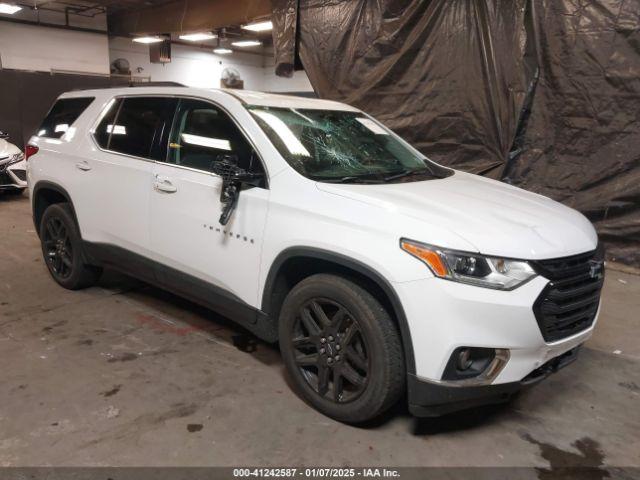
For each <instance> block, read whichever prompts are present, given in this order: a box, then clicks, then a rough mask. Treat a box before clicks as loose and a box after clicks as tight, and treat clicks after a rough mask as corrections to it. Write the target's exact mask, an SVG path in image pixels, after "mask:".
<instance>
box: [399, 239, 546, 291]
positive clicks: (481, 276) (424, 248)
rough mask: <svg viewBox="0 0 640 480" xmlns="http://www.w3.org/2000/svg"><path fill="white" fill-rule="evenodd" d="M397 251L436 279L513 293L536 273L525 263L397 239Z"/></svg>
mask: <svg viewBox="0 0 640 480" xmlns="http://www.w3.org/2000/svg"><path fill="white" fill-rule="evenodd" d="M400 248H402V250H404V251H405V252H407V253H408V254H409V255H412V256H414V257H416V258H417V259H418V260H420V261H421V262H423V263H425V264H426V265H427V266H428V267H429V269H431V271H432V272H433V274H434V275H435V276H436V277H439V278H444V279H446V280H453V281H454V282H461V283H468V284H470V285H476V286H478V287H485V288H494V289H497V290H513V289H514V288H516V287H519V286H520V285H522V284H523V283H525V282H528V281H529V280H531V279H532V278H533V277H535V276H536V275H537V274H536V272H535V271H534V270H533V268H531V265H529V263H528V262H526V261H524V260H513V259H509V258H497V257H488V256H485V255H480V254H475V253H468V252H458V251H455V250H448V249H446V248H440V247H434V246H432V245H427V244H425V243H421V242H416V241H413V240H407V239H405V238H403V239H401V240H400Z"/></svg>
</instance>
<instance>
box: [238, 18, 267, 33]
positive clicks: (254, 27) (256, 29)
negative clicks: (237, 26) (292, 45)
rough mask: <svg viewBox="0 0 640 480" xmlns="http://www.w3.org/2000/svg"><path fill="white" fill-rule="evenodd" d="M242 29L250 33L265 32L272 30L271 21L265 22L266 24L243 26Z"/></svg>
mask: <svg viewBox="0 0 640 480" xmlns="http://www.w3.org/2000/svg"><path fill="white" fill-rule="evenodd" d="M242 28H244V29H245V30H251V31H252V32H266V31H267V30H271V29H273V23H271V20H267V21H266V22H256V23H250V24H249V25H243V26H242Z"/></svg>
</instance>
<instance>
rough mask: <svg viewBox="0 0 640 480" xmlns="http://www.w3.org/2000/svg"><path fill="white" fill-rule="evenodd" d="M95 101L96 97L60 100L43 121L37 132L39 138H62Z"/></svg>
mask: <svg viewBox="0 0 640 480" xmlns="http://www.w3.org/2000/svg"><path fill="white" fill-rule="evenodd" d="M93 100H94V97H82V98H62V99H60V100H58V101H57V102H56V103H55V104H54V105H53V107H51V110H49V113H47V116H46V117H45V118H44V120H43V121H42V125H40V128H39V129H38V132H37V135H38V137H47V138H60V137H62V136H63V135H64V134H65V133H66V132H67V130H69V127H70V126H71V125H73V122H75V121H76V120H77V119H78V117H79V116H80V115H82V112H84V111H85V110H86V109H87V107H88V106H89V105H90V104H91V102H93Z"/></svg>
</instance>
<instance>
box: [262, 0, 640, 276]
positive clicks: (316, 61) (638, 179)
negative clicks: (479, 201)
mask: <svg viewBox="0 0 640 480" xmlns="http://www.w3.org/2000/svg"><path fill="white" fill-rule="evenodd" d="M272 5H273V7H274V14H276V13H278V12H287V15H288V16H287V18H283V19H282V21H276V22H275V28H276V30H275V31H274V41H275V46H276V56H277V66H278V65H279V64H280V63H281V62H283V63H284V62H287V63H288V64H289V65H290V64H291V63H292V62H293V58H292V57H293V56H294V55H295V54H296V53H297V54H298V55H299V58H300V59H301V60H302V64H303V65H304V68H305V70H306V72H307V74H308V76H309V79H310V81H311V84H312V85H313V87H314V89H315V90H316V92H317V94H318V95H319V96H320V97H322V98H331V99H336V100H341V101H345V102H347V103H350V104H352V105H355V106H357V107H359V108H362V109H363V110H366V111H367V112H370V113H371V114H373V115H374V116H376V117H377V118H378V119H380V120H381V121H383V122H384V123H385V124H387V125H388V126H389V127H390V128H392V129H393V130H395V131H396V132H397V133H399V134H400V135H401V136H403V137H404V138H406V139H407V140H409V141H410V142H411V143H412V144H413V145H415V146H416V147H417V148H419V149H420V150H421V151H422V152H423V153H425V154H426V155H428V156H430V157H431V158H433V159H434V160H437V161H439V162H440V163H442V164H444V165H448V166H452V167H454V168H459V169H462V170H466V171H470V172H474V173H481V174H484V175H488V176H491V177H493V178H498V179H502V180H505V181H509V182H511V183H514V184H515V185H518V186H522V187H523V188H526V189H529V190H532V191H536V192H539V193H542V194H545V195H549V196H551V197H553V198H555V199H557V200H560V201H562V202H564V203H566V204H568V205H570V206H573V207H575V208H577V209H579V210H580V211H582V212H583V213H585V214H586V215H588V216H589V218H590V219H591V220H592V221H593V222H594V223H595V224H596V227H597V228H598V230H599V232H600V234H601V237H602V238H603V239H604V240H605V241H606V243H607V245H608V247H609V248H608V251H609V256H610V257H617V258H618V259H620V260H623V261H626V262H628V263H633V264H636V265H639V264H640V18H639V17H640V0H591V1H584V0H582V1H579V0H573V1H572V0H548V1H545V0H508V1H507V0H431V1H426V0H421V1H418V0H413V1H412V0H377V1H367V0H350V1H337V0H334V1H331V0H272ZM292 8H293V9H295V8H297V12H295V11H294V10H292ZM296 13H297V16H296ZM280 14H282V13H280ZM282 25H284V26H285V27H286V28H283V27H281V26H282ZM294 25H297V28H295V26H294ZM278 59H285V60H280V61H279V60H278ZM281 68H282V67H281Z"/></svg>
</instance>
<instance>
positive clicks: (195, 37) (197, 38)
mask: <svg viewBox="0 0 640 480" xmlns="http://www.w3.org/2000/svg"><path fill="white" fill-rule="evenodd" d="M216 37H217V35H216V34H215V33H211V32H200V33H187V34H186V35H180V40H186V41H188V42H202V41H203V40H211V39H213V38H216Z"/></svg>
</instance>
